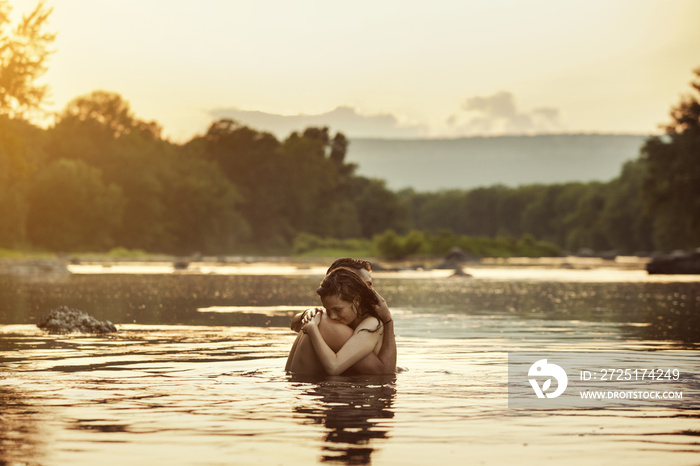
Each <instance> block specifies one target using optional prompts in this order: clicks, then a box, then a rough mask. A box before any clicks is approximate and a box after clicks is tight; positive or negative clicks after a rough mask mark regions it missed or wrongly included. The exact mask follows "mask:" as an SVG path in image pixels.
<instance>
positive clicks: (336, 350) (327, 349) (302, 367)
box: [286, 267, 384, 375]
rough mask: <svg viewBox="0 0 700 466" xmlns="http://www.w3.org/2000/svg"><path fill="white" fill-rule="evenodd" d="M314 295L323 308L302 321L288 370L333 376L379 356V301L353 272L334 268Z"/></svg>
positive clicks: (382, 332) (380, 335) (380, 326)
mask: <svg viewBox="0 0 700 466" xmlns="http://www.w3.org/2000/svg"><path fill="white" fill-rule="evenodd" d="M316 293H317V294H318V295H319V297H320V298H321V302H322V303H323V307H324V308H325V309H324V311H323V312H318V313H316V315H314V316H313V317H311V318H309V319H305V321H304V325H303V327H302V331H301V332H300V333H299V336H298V337H297V340H296V341H295V342H294V346H292V350H291V351H290V353H289V358H288V359H287V367H286V369H287V370H288V371H291V372H294V373H298V374H328V375H337V374H342V373H346V372H347V371H348V370H349V369H350V368H351V367H353V366H354V365H355V364H356V363H358V362H361V361H363V360H364V359H365V358H366V357H367V356H368V355H370V354H371V353H373V354H374V355H377V354H378V353H379V350H380V349H381V347H382V336H383V334H384V327H383V325H382V322H381V320H380V318H379V316H378V314H377V311H376V308H377V306H378V305H379V299H378V298H377V295H376V294H375V293H374V291H372V289H371V288H370V287H369V286H367V284H366V283H365V281H364V280H363V279H362V278H361V277H360V276H359V275H358V274H357V273H355V272H354V271H353V270H351V269H348V268H345V267H339V268H336V269H335V270H332V271H331V272H330V273H329V274H328V275H326V277H325V278H324V279H323V281H322V282H321V285H320V286H319V288H318V289H317V290H316ZM374 359H376V358H374ZM354 369H356V370H357V369H359V368H357V367H356V368H354ZM360 372H362V371H361V369H360Z"/></svg>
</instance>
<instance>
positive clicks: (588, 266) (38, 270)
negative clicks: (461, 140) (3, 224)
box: [0, 255, 649, 278]
mask: <svg viewBox="0 0 700 466" xmlns="http://www.w3.org/2000/svg"><path fill="white" fill-rule="evenodd" d="M334 259H336V258H335V257H292V256H216V257H203V256H196V257H171V256H134V257H106V256H98V255H96V256H85V257H81V258H77V257H73V258H66V257H64V258H59V257H55V258H21V257H16V258H2V259H0V275H12V276H19V277H27V278H30V277H42V278H61V277H66V276H68V275H70V274H71V273H110V272H113V273H139V270H141V271H149V272H151V273H175V272H181V273H183V272H188V271H189V272H195V273H196V272H199V273H225V274H254V275H260V274H263V275H265V274H271V275H277V274H298V273H302V274H323V273H324V272H325V270H326V268H327V267H328V265H329V264H330V263H331V262H332V261H333V260H334ZM370 261H371V262H372V264H373V267H374V271H375V272H376V273H384V272H386V273H390V272H411V271H413V272H427V271H435V270H445V271H447V272H446V273H448V272H454V270H455V269H461V270H476V269H492V268H499V269H500V268H511V269H520V268H528V269H532V268H542V269H544V268H546V269H555V270H595V269H614V270H644V269H645V266H646V264H647V263H648V262H649V259H648V258H642V257H631V256H630V257H627V256H618V257H616V258H615V259H604V258H598V257H576V256H568V257H540V258H529V257H511V258H483V259H478V260H470V261H465V262H454V263H451V264H450V265H449V266H445V260H444V258H419V259H412V260H403V261H383V260H378V259H374V258H370Z"/></svg>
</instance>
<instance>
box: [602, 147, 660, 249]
mask: <svg viewBox="0 0 700 466" xmlns="http://www.w3.org/2000/svg"><path fill="white" fill-rule="evenodd" d="M646 170H647V169H646V166H645V163H644V161H643V160H641V159H637V160H631V161H629V162H627V163H626V164H625V165H624V166H623V167H622V171H621V173H620V175H619V176H618V177H617V178H615V179H614V180H612V181H611V182H610V183H609V185H608V186H607V189H606V192H607V194H606V196H605V206H604V207H603V210H602V212H601V213H600V224H601V227H602V229H603V231H604V234H605V236H606V238H607V241H608V242H609V244H610V246H611V247H612V248H613V249H615V250H617V251H619V252H621V253H625V254H630V253H635V252H648V251H651V250H652V249H653V241H652V238H651V218H650V217H649V215H648V213H647V212H646V211H645V209H644V206H643V203H642V195H641V193H642V183H643V182H644V177H645V175H646Z"/></svg>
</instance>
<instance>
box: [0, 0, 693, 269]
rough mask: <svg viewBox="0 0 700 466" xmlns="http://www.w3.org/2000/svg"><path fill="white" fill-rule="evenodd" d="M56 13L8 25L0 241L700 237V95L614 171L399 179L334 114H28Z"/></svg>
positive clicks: (106, 95)
mask: <svg viewBox="0 0 700 466" xmlns="http://www.w3.org/2000/svg"><path fill="white" fill-rule="evenodd" d="M6 9H7V3H6V2H3V1H0V13H3V12H6V11H5V10H6ZM49 13H50V12H49V11H47V10H46V9H45V8H44V7H43V5H41V4H40V5H39V6H38V7H37V9H36V10H35V11H34V12H33V13H32V14H30V15H29V16H28V17H25V18H24V19H23V21H24V27H22V28H19V27H18V28H16V29H15V30H14V31H15V32H11V31H10V30H9V29H7V28H1V29H0V31H2V32H0V50H3V51H4V52H2V53H0V65H1V68H0V69H1V70H2V71H1V72H0V212H1V214H2V215H0V248H7V249H17V248H19V249H32V248H34V249H43V250H49V251H58V252H78V251H94V252H97V251H106V250H109V249H111V248H114V247H124V248H128V249H140V250H144V251H149V252H162V253H171V254H192V253H195V252H199V253H202V254H232V253H251V252H254V253H289V252H290V251H292V248H293V245H294V243H295V239H298V238H304V242H306V243H307V244H310V243H309V238H335V239H341V240H342V239H353V238H360V239H372V238H374V239H375V243H376V244H377V245H379V246H382V245H383V246H382V247H383V248H384V250H393V251H394V253H393V255H395V256H396V255H400V251H404V253H411V252H418V251H420V250H421V247H420V244H424V245H425V244H427V243H430V245H431V247H429V248H426V247H424V248H423V251H424V252H425V251H429V252H430V253H433V254H444V252H446V251H443V250H442V249H446V248H449V245H450V241H451V242H452V243H460V242H461V243H460V244H465V245H466V247H467V249H469V248H472V249H478V250H474V251H472V252H474V253H475V254H478V255H488V254H506V253H507V252H505V253H504V252H495V253H494V252H493V251H494V250H493V247H492V246H493V244H498V245H500V246H498V248H500V249H499V250H500V251H507V250H510V251H511V253H512V254H516V253H517V251H518V250H519V249H518V247H522V248H525V249H526V250H528V251H530V253H531V254H546V253H556V251H557V250H568V251H580V250H582V249H590V250H592V251H609V250H615V251H617V252H619V253H626V254H630V253H636V252H650V251H655V250H661V251H669V250H673V249H692V248H695V247H697V246H698V242H699V240H700V164H699V163H698V162H699V161H700V160H699V158H700V104H699V103H698V98H697V96H694V95H689V96H686V97H684V98H683V100H682V101H681V102H680V103H679V104H678V105H677V106H675V107H673V109H672V111H671V123H670V124H669V125H667V126H666V128H665V134H664V135H663V136H659V137H651V138H649V139H648V140H647V141H646V144H645V145H644V147H643V148H642V150H641V153H640V156H639V158H638V159H636V160H632V161H629V162H628V163H626V164H625V165H624V166H623V167H622V169H621V172H620V174H619V176H618V177H617V178H615V179H614V180H612V181H610V182H606V183H603V182H592V183H564V184H552V185H531V186H520V187H506V186H491V187H483V188H478V189H472V190H468V191H467V190H464V191H459V190H451V191H439V192H428V193H425V192H415V191H413V190H403V191H399V192H394V191H391V190H389V189H388V188H387V187H386V184H385V182H384V181H382V180H378V179H370V178H366V177H363V176H359V175H357V174H356V169H357V166H356V165H354V164H351V163H348V162H347V161H346V155H347V153H348V151H349V150H352V147H351V146H350V144H349V141H348V139H347V138H346V137H345V136H344V135H343V134H342V133H340V132H337V133H335V134H332V133H331V131H330V130H329V129H328V128H325V127H324V128H316V127H311V128H306V129H303V130H300V131H298V132H293V133H292V134H290V135H289V136H288V137H287V138H285V139H284V140H278V139H277V138H276V137H275V136H273V135H272V134H270V133H267V132H263V131H258V130H256V129H253V128H249V127H247V126H244V125H242V124H239V123H237V122H235V121H233V120H229V119H222V120H218V121H215V122H213V123H212V124H211V125H210V126H209V128H208V129H207V131H206V133H205V134H203V135H197V136H195V137H193V138H192V139H191V140H189V141H187V142H186V143H183V144H176V143H173V142H171V141H169V140H167V139H166V138H164V137H163V136H162V129H161V127H160V125H159V124H158V123H157V122H152V121H151V122H149V121H144V120H141V119H139V118H138V117H136V116H135V114H134V112H133V111H132V109H131V107H130V105H129V103H128V101H126V100H125V99H124V98H122V96H120V95H119V94H117V93H113V92H106V91H94V92H92V93H90V94H87V95H85V96H80V97H77V98H76V99H74V100H73V101H71V102H70V103H69V104H68V105H67V106H66V108H65V109H64V110H63V111H62V112H61V113H60V114H58V115H57V116H56V119H55V122H54V123H53V124H52V125H51V126H49V127H48V128H45V129H44V128H40V127H38V126H35V125H33V124H31V123H30V122H29V117H30V116H31V113H32V111H34V110H36V108H38V105H39V104H40V102H41V100H42V99H43V95H44V93H45V88H43V87H41V86H37V85H36V78H37V77H38V76H39V75H40V74H41V72H42V71H43V70H44V69H45V67H44V61H45V59H46V56H47V54H46V53H45V50H46V47H47V46H48V44H50V43H51V41H52V40H53V36H52V35H50V34H46V33H44V32H43V29H42V27H43V25H44V23H45V20H46V18H47V17H48V14H49ZM0 21H4V22H7V21H8V20H7V15H6V14H5V15H4V16H3V14H0ZM0 26H3V24H0ZM8 31H10V32H8ZM28 43H29V44H32V46H33V48H32V47H30V48H27V47H24V48H23V46H21V45H22V44H25V45H26V44H28ZM27 63H30V64H33V65H32V66H28V65H27ZM695 73H696V77H697V78H700V70H698V71H696V72H695ZM692 88H693V90H694V91H695V92H696V93H697V92H700V79H698V80H696V81H695V82H693V83H692ZM506 169H507V167H504V170H506ZM300 235H301V236H300ZM461 237H470V238H482V239H484V238H491V239H497V240H498V241H500V242H498V243H493V244H492V246H487V245H486V243H484V242H483V241H482V242H481V243H479V242H474V241H472V242H468V241H467V242H465V241H463V240H460V239H459V238H461ZM449 238H452V240H449ZM298 243H299V241H297V244H298ZM474 244H481V246H479V247H477V246H470V245H474ZM397 245H399V246H401V247H399V248H398V249H397ZM452 245H455V244H452ZM509 245H510V246H509ZM518 245H519V246H518ZM516 246H517V247H516ZM535 246H537V247H535ZM392 248H393V249H392ZM402 248H403V249H402ZM479 248H480V249H479ZM489 248H492V249H489ZM509 248H510V249H509ZM380 249H381V248H380ZM520 250H522V249H520ZM397 251H398V252H397ZM489 251H492V252H489Z"/></svg>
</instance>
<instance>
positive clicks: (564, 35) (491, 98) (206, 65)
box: [10, 0, 700, 142]
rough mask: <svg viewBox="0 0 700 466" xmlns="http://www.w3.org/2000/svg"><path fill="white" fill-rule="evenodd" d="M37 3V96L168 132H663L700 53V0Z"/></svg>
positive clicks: (23, 1)
mask: <svg viewBox="0 0 700 466" xmlns="http://www.w3.org/2000/svg"><path fill="white" fill-rule="evenodd" d="M45 3H46V5H47V6H49V7H52V8H53V13H52V14H51V17H50V22H49V25H48V28H47V29H48V30H49V31H54V32H56V33H57V34H58V35H57V38H56V41H55V43H54V46H53V48H54V50H55V53H54V54H53V55H52V56H51V58H50V59H49V62H48V63H47V65H48V71H47V73H46V74H45V75H44V76H43V77H42V78H41V80H40V82H42V83H45V84H48V85H49V88H50V92H51V93H50V96H49V100H48V102H47V104H46V105H45V108H46V110H47V111H60V110H61V109H63V108H64V107H65V106H66V104H67V103H68V102H69V101H70V100H72V99H74V98H76V97H78V96H81V95H85V94H88V93H90V92H92V91H93V90H107V91H112V92H116V93H119V94H120V95H121V96H122V97H123V98H124V99H126V100H127V101H128V102H129V103H130V104H131V108H132V110H133V111H134V113H135V114H136V116H137V117H138V118H140V119H143V120H149V121H150V120H156V121H157V122H159V123H160V124H161V125H162V126H163V128H164V134H165V135H166V136H167V137H169V138H170V139H172V140H173V141H176V142H184V141H186V140H189V139H190V138H192V137H193V136H195V135H198V134H203V133H204V132H206V129H207V127H208V126H209V124H211V123H212V122H213V121H215V120H217V119H219V118H225V117H229V118H234V119H236V120H238V121H239V122H242V123H244V124H247V125H249V126H252V127H254V128H256V129H261V130H267V131H272V132H273V133H275V134H276V135H278V137H284V136H286V135H288V134H289V133H290V132H291V131H294V130H302V129H304V128H305V127H306V126H310V125H315V126H318V125H327V126H330V127H331V130H332V131H341V132H343V133H345V134H346V135H348V136H350V137H387V138H395V137H400V138H404V137H406V138H413V137H462V136H474V135H497V134H538V133H552V132H554V133H591V132H595V133H634V134H650V133H658V132H659V125H660V124H663V123H665V122H666V121H668V112H669V109H670V107H671V106H672V105H674V104H676V103H677V102H678V101H679V98H680V96H681V95H682V94H684V93H688V92H690V86H689V82H690V81H691V80H692V79H693V73H692V70H693V69H696V68H698V67H700V27H699V26H698V25H699V24H700V1H697V0H585V1H581V0H527V1H524V0H472V1H470V0H454V1H453V0H431V1H413V0H398V1H395V0H354V1H353V2H337V1H328V0H325V1H321V0H318V1H316V0H294V1H289V0H252V1H248V0H196V1H193V0H189V1H184V0H119V1H113V0H46V2H45ZM10 4H11V5H12V6H13V9H14V10H13V15H14V17H19V15H21V14H26V13H28V12H29V11H31V10H32V9H33V7H35V6H36V4H37V1H36V0H11V1H10Z"/></svg>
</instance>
